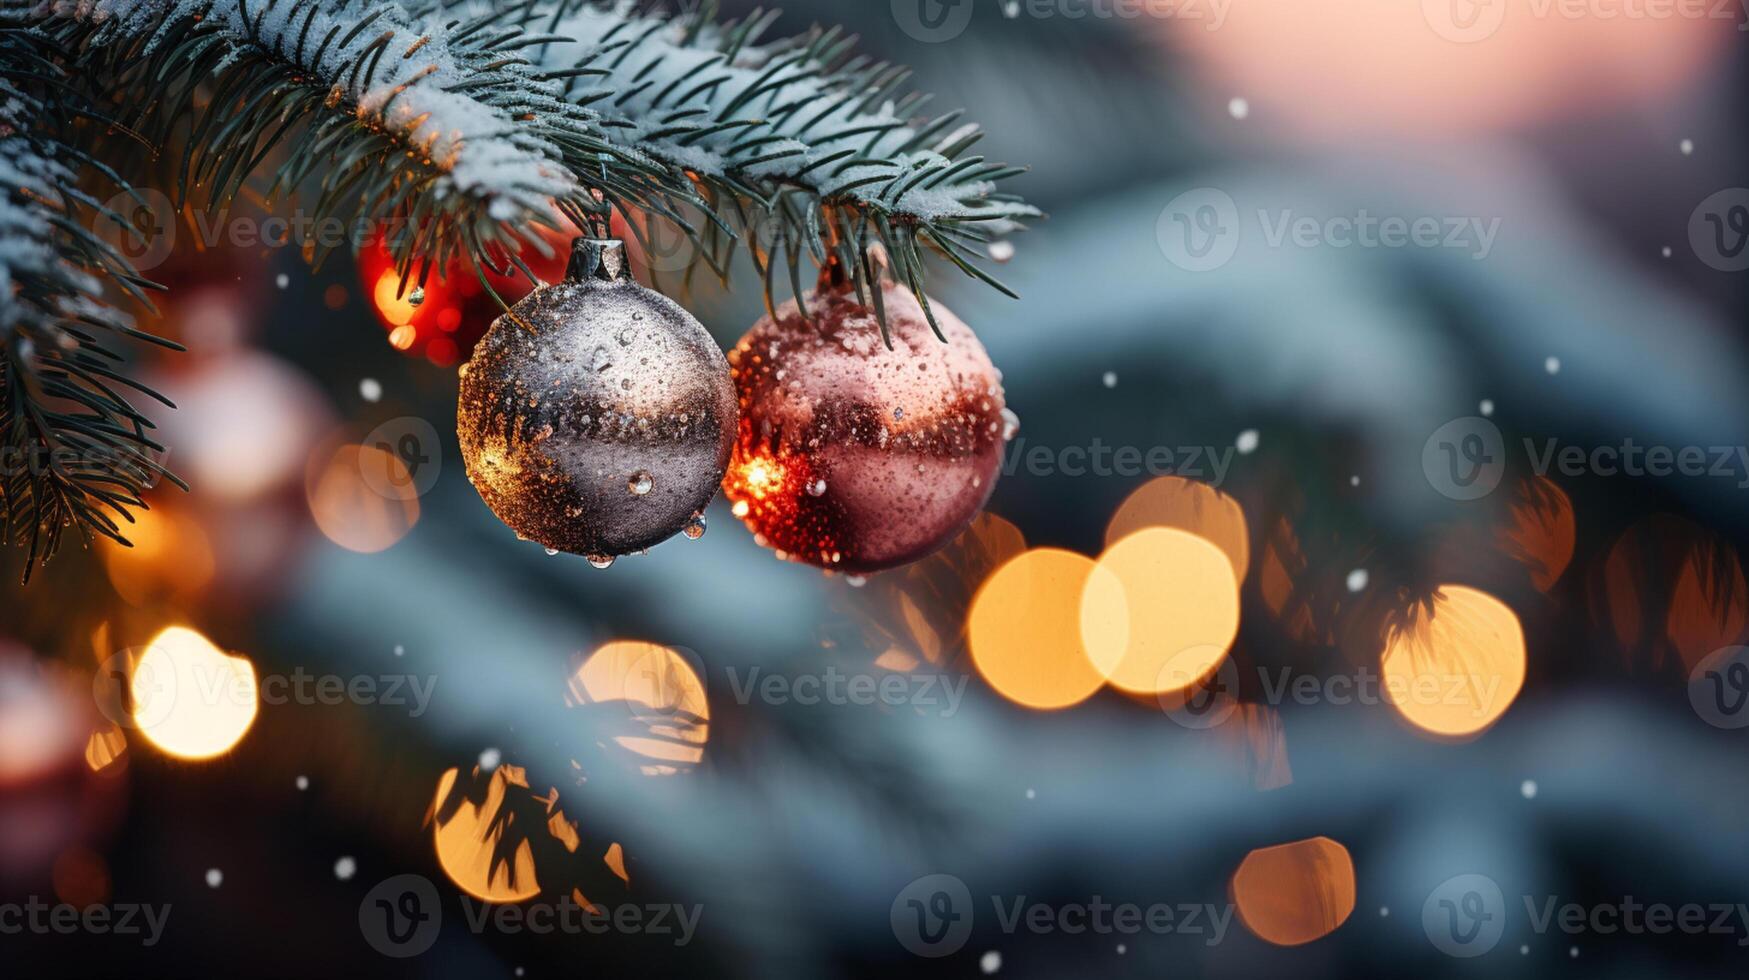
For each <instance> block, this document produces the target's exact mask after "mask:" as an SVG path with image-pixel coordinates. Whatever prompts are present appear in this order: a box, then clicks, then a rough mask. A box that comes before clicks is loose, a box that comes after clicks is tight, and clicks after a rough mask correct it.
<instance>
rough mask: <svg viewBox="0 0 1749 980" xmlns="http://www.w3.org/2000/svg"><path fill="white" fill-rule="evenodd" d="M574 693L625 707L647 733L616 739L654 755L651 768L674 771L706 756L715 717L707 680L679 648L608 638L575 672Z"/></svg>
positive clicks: (577, 698) (580, 700) (583, 700)
mask: <svg viewBox="0 0 1749 980" xmlns="http://www.w3.org/2000/svg"><path fill="white" fill-rule="evenodd" d="M570 694H571V699H572V701H573V702H574V703H577V704H602V703H618V704H620V705H622V706H623V707H624V709H625V710H626V711H627V712H628V714H629V716H630V718H631V719H632V721H633V723H634V725H635V726H636V727H637V729H638V730H639V731H640V732H641V733H640V734H637V735H616V736H615V737H614V742H616V743H617V744H618V745H619V746H620V747H622V748H624V749H626V750H628V751H630V752H633V753H635V754H637V755H639V756H642V757H644V758H646V759H650V760H653V761H652V763H651V764H650V765H645V766H642V767H641V768H642V769H643V771H644V772H645V773H648V774H650V775H669V774H672V773H675V772H678V771H680V769H681V768H690V767H692V766H694V765H697V764H698V762H699V761H700V760H701V759H703V758H704V747H705V742H706V741H708V740H709V738H710V717H711V709H710V703H709V702H708V701H707V700H706V698H705V688H704V681H703V680H702V679H700V677H699V676H698V672H697V671H695V670H694V669H693V667H692V664H690V663H688V662H687V660H686V658H685V657H682V656H681V655H680V654H679V653H677V652H676V651H674V650H670V649H669V648H667V647H665V646H660V645H658V644H655V643H644V642H641V641H637V640H615V641H613V642H610V643H605V644H602V646H601V647H600V648H598V649H597V650H596V651H595V652H594V653H592V654H590V655H589V657H588V659H586V660H584V661H583V663H582V665H581V666H579V667H578V668H577V670H576V672H575V673H573V674H572V675H571V682H570Z"/></svg>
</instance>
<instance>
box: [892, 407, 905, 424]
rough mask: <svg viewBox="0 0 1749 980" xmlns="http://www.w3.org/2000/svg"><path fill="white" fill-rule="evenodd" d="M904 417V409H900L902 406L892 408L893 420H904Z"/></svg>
mask: <svg viewBox="0 0 1749 980" xmlns="http://www.w3.org/2000/svg"><path fill="white" fill-rule="evenodd" d="M904 418H905V410H904V409H902V408H895V409H893V421H895V422H901V421H903V420H904Z"/></svg>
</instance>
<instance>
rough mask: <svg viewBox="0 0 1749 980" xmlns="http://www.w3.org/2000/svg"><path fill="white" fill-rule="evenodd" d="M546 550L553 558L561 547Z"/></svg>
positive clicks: (549, 556) (548, 555)
mask: <svg viewBox="0 0 1749 980" xmlns="http://www.w3.org/2000/svg"><path fill="white" fill-rule="evenodd" d="M545 551H546V553H547V557H548V558H551V557H552V556H554V555H556V554H558V553H559V549H557V548H547V549H545Z"/></svg>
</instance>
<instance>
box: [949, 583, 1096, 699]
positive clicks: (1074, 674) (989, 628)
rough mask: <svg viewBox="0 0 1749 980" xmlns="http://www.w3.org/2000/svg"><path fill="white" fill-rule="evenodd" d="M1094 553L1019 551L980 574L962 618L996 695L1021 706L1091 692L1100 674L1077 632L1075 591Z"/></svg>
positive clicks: (1079, 588)
mask: <svg viewBox="0 0 1749 980" xmlns="http://www.w3.org/2000/svg"><path fill="white" fill-rule="evenodd" d="M1095 574H1099V575H1105V574H1108V573H1105V572H1100V571H1098V566H1097V565H1095V564H1094V562H1093V559H1091V558H1088V557H1086V556H1085V555H1078V554H1075V553H1074V552H1070V551H1062V550H1059V549H1057V548H1035V549H1033V550H1031V551H1027V552H1023V553H1021V554H1019V555H1016V556H1015V557H1014V558H1013V559H1011V560H1009V561H1008V562H1007V563H1006V564H1004V565H1002V567H1000V568H998V569H997V570H996V572H995V574H993V575H991V576H990V577H989V578H988V579H987V580H985V582H984V584H983V586H981V587H980V588H979V589H978V594H977V596H976V597H975V598H974V599H973V600H972V609H971V613H970V614H969V615H968V616H967V617H966V638H967V645H968V646H969V647H970V648H971V653H972V662H973V663H974V664H975V665H976V666H977V668H978V673H979V674H981V675H983V677H984V680H985V681H987V682H988V683H989V684H990V686H991V687H993V688H995V689H996V692H997V693H998V694H1001V695H1002V696H1003V697H1005V698H1007V699H1008V700H1010V701H1013V702H1014V703H1015V704H1019V705H1024V706H1026V707H1028V708H1037V709H1041V710H1053V709H1057V708H1066V707H1069V706H1070V705H1073V704H1079V703H1080V702H1082V701H1085V700H1087V699H1088V698H1089V697H1092V696H1093V694H1094V692H1096V691H1098V690H1099V688H1100V686H1101V685H1103V684H1104V683H1105V673H1104V672H1103V671H1101V670H1099V669H1098V668H1097V667H1095V666H1094V664H1093V662H1092V660H1090V659H1089V658H1088V654H1087V650H1086V648H1085V647H1084V646H1083V645H1082V639H1081V596H1082V593H1083V592H1084V590H1085V587H1086V584H1087V580H1088V579H1089V577H1091V576H1093V575H1095Z"/></svg>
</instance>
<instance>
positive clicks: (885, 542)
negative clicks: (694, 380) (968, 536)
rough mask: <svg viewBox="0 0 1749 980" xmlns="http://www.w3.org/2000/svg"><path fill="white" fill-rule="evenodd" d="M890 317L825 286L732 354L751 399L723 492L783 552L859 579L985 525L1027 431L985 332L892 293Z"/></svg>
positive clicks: (743, 403) (743, 396) (742, 389)
mask: <svg viewBox="0 0 1749 980" xmlns="http://www.w3.org/2000/svg"><path fill="white" fill-rule="evenodd" d="M881 289H882V294H881V299H882V306H883V307H884V308H885V311H886V317H887V330H888V334H889V336H890V337H891V339H892V348H891V349H888V347H887V345H886V343H885V342H884V341H883V340H882V337H881V328H880V323H879V321H878V320H877V318H876V315H875V311H874V310H873V309H872V308H870V307H869V306H866V305H864V304H862V303H861V302H859V301H858V299H857V295H856V293H855V291H854V290H852V289H851V288H850V287H848V286H845V285H842V284H840V285H832V284H829V283H827V282H823V283H822V285H821V287H820V288H819V289H817V290H815V291H814V292H813V293H810V294H809V295H808V296H807V297H806V301H807V302H806V306H807V310H808V312H809V314H811V315H812V319H810V318H809V317H808V316H804V315H803V314H802V313H801V311H800V310H799V309H798V306H797V304H796V303H795V301H793V300H792V301H790V302H789V303H787V304H785V305H784V306H783V307H782V308H780V309H779V310H778V312H777V316H776V317H775V318H773V317H769V316H768V317H766V318H765V319H763V320H760V321H759V323H757V324H755V325H754V327H753V329H752V330H750V331H748V333H747V335H746V336H745V337H743V338H741V342H740V343H739V344H737V345H736V346H735V349H734V350H732V351H730V352H729V364H730V373H731V374H732V376H733V377H734V381H735V390H736V394H737V396H738V398H739V400H740V407H741V419H740V424H739V429H738V435H737V439H736V442H735V455H734V459H733V460H732V461H731V463H730V466H729V475H728V478H727V479H726V480H725V481H724V484H723V489H724V492H725V493H726V494H727V495H728V497H729V499H730V500H732V501H733V502H734V509H733V512H734V514H735V516H737V517H740V518H741V519H742V520H743V521H744V522H745V523H746V524H747V526H748V528H750V529H751V530H752V531H753V532H754V533H755V534H756V535H757V539H758V540H759V542H760V543H761V544H764V545H766V546H768V547H771V548H773V549H774V550H776V551H777V553H778V556H779V557H780V558H788V559H791V560H795V561H803V562H807V563H809V564H812V565H819V566H821V567H824V568H828V569H835V570H839V571H844V572H850V573H858V572H870V571H877V570H879V569H883V568H891V567H893V566H895V565H902V564H905V563H906V562H911V561H915V560H917V559H919V558H922V557H923V556H925V555H927V554H929V553H930V552H932V551H934V550H935V549H937V548H939V547H941V546H942V545H943V544H945V543H947V542H948V541H949V540H951V539H952V538H953V536H954V535H956V534H958V533H959V532H960V531H961V530H963V529H964V528H965V527H966V525H967V524H968V523H970V522H971V520H972V518H973V517H975V516H977V513H978V511H979V509H980V508H982V507H983V506H984V502H985V501H986V500H988V499H989V497H990V492H991V490H993V489H994V488H995V484H996V477H997V474H998V472H999V471H1000V469H1001V461H1002V446H1003V443H1004V442H1005V441H1006V439H1007V438H1008V436H1010V435H1012V430H1013V426H1012V424H1011V423H1010V421H1008V420H1010V419H1012V416H1011V415H1009V414H1008V412H1007V409H1006V408H1005V407H1004V406H1003V397H1002V383H1001V375H1000V373H999V372H998V371H997V370H996V368H995V367H994V366H992V365H991V363H990V358H989V355H987V354H986V353H985V352H984V347H983V345H982V344H980V343H978V339H977V337H975V336H974V335H973V334H972V331H971V329H970V328H968V327H967V326H966V325H965V324H964V323H962V322H961V321H960V320H959V319H958V318H957V317H955V316H954V315H953V314H952V313H950V312H948V310H947V309H946V308H945V307H943V306H942V305H941V304H939V303H933V302H932V303H931V304H930V307H931V310H932V312H933V313H934V314H935V321H936V323H937V324H938V325H939V326H940V328H941V332H942V336H943V337H944V338H945V339H946V343H943V342H942V341H941V339H939V338H937V337H936V336H935V333H934V331H933V330H931V329H930V326H929V321H928V319H927V317H926V316H925V313H924V310H923V308H922V305H921V304H920V303H919V302H918V301H917V298H916V296H914V295H913V294H912V293H911V292H910V291H909V290H907V289H904V288H902V287H899V286H896V285H893V284H891V283H888V284H884V285H883V286H882V287H881Z"/></svg>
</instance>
